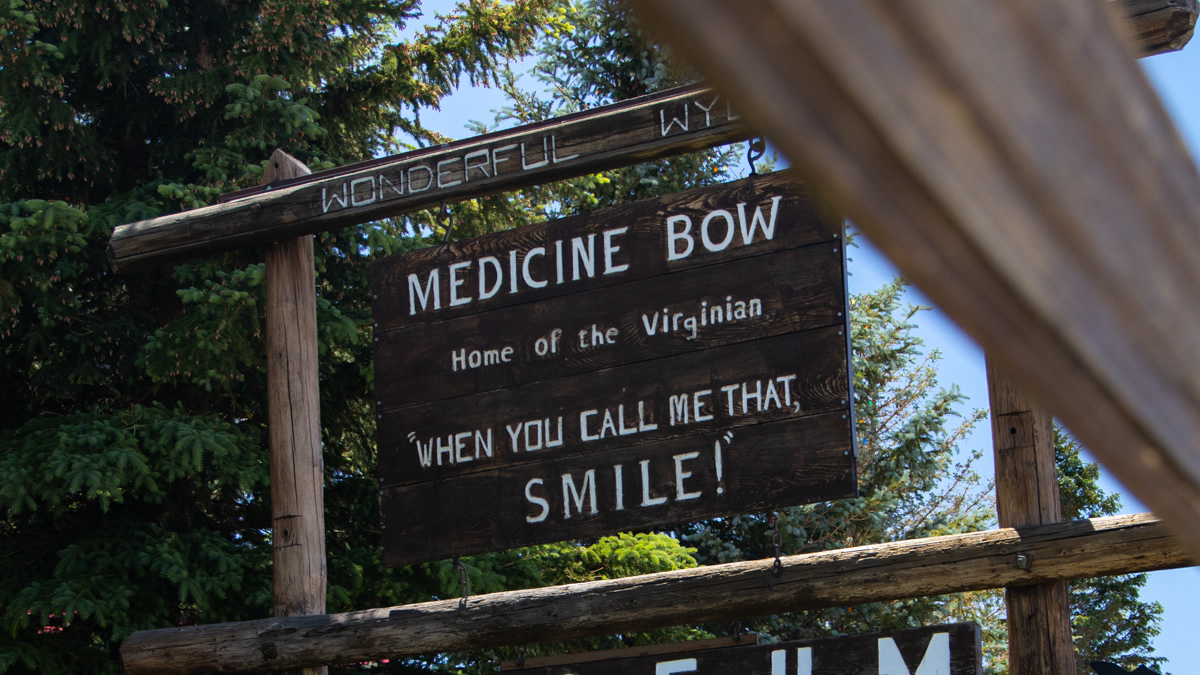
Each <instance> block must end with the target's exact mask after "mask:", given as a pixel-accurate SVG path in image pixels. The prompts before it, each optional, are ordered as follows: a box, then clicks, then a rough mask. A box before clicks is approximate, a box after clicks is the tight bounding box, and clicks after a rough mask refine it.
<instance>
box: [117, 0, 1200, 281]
mask: <svg viewBox="0 0 1200 675" xmlns="http://www.w3.org/2000/svg"><path fill="white" fill-rule="evenodd" d="M1113 1H1114V2H1115V3H1116V4H1117V5H1118V6H1120V7H1122V8H1123V9H1124V11H1126V12H1127V13H1128V15H1129V17H1130V19H1129V21H1130V22H1131V26H1132V28H1131V29H1130V30H1131V33H1132V37H1131V39H1133V40H1136V41H1137V44H1138V46H1139V48H1140V49H1141V50H1142V51H1143V53H1144V54H1156V53H1160V52H1162V51H1170V50H1175V49H1181V48H1182V47H1183V45H1184V44H1186V42H1187V41H1188V39H1190V37H1191V27H1192V26H1194V24H1195V21H1196V3H1195V1H1194V0H1113ZM713 96H715V94H713V93H712V92H711V91H710V90H708V89H706V88H704V87H699V86H691V87H682V88H679V89H673V90H669V91H665V92H660V93H658V94H653V95H650V96H646V97H642V98H638V99H631V100H629V101H623V102H621V103H618V104H615V105H613V106H605V107H602V108H596V109H594V110H589V111H585V112H581V113H576V114H574V115H568V116H564V117H561V118H558V119H555V120H550V121H546V122H540V123H537V124H533V125H527V126H524V127H518V128H517V129H513V130H509V131H500V132H496V133H492V134H487V135H484V136H479V137H475V138H471V139H466V140H463V141H458V142H455V143H450V144H446V145H444V146H439V147H435V148H427V149H423V150H418V151H416V152H412V153H407V154H404V155H396V156H392V157H385V158H381V159H374V160H368V161H365V162H360V163H357V164H352V165H348V166H344V167H340V168H338V169H333V170H330V171H322V172H319V173H317V174H314V175H313V176H312V177H311V178H308V179H305V180H303V181H296V182H291V183H285V184H283V185H280V186H279V187H277V188H273V189H271V190H270V191H263V190H261V189H260V190H255V189H250V190H243V191H241V192H239V193H237V194H236V195H233V196H235V197H240V198H237V199H234V200H233V201H230V202H228V203H224V204H217V205H214V206H208V207H203V208H200V209H195V210H192V211H187V212H185V213H180V214H174V215H170V216H163V217H160V218H153V219H150V220H144V221H139V222H136V223H130V224H128V225H122V226H120V227H118V228H117V229H116V230H115V231H114V232H113V236H112V240H111V241H110V243H109V251H108V253H109V261H110V263H111V265H112V268H113V270H114V271H116V272H118V273H126V272H131V271H136V270H138V269H144V268H147V267H153V266H156V265H163V264H167V263H170V262H175V261H179V260H184V259H187V258H194V257H198V256H202V255H209V254H213V253H219V252H221V251H228V250H234V249H238V248H245V247H247V246H254V245H260V244H265V243H269V242H272V241H279V240H282V239H288V238H291V237H295V236H297V235H301V234H315V233H317V232H324V231H328V230H334V229H337V228H340V227H345V226H348V225H356V224H360V223H365V222H369V221H371V220H376V219H380V218H384V217H388V216H394V215H398V214H400V213H404V212H406V211H415V210H419V209H422V208H428V207H430V206H434V205H437V204H439V203H441V202H443V201H456V200H460V199H468V198H471V197H479V196H482V195H484V194H489V193H492V192H500V191H504V190H515V189H518V188H521V187H527V186H529V185H535V184H540V183H547V182H550V181H553V180H560V179H563V178H570V177H573V176H580V175H586V174H588V173H594V172H597V171H602V170H606V169H611V168H615V167H619V166H627V165H630V164H636V163H638V162H644V161H650V160H653V159H661V158H663V157H668V156H671V155H677V154H681V153H684V152H691V151H694V150H702V149H705V148H709V147H712V146H715V145H720V144H722V143H728V142H732V141H738V140H744V139H745V138H746V137H747V135H748V132H747V131H746V128H745V127H744V125H743V123H742V122H741V120H740V119H738V116H737V114H736V113H731V109H730V108H728V107H727V106H726V103H727V101H724V100H718V101H716V102H715V104H714V102H713ZM688 106H690V107H688ZM685 108H686V109H687V110H688V116H687V118H686V119H687V124H688V129H687V130H683V129H682V128H681V127H680V122H682V121H683V118H682V117H681V115H682V111H683V110H684V109H685ZM704 108H709V109H710V110H709V112H707V113H706V112H705V110H704ZM664 126H666V127H669V129H668V133H663V132H662V129H663V128H664ZM551 135H557V138H558V145H557V146H556V147H555V149H554V150H555V151H556V152H557V156H558V157H559V158H563V157H568V156H570V155H572V154H579V155H580V156H579V158H578V159H577V160H572V161H567V162H561V161H560V162H553V161H551V162H550V163H548V164H546V165H544V166H540V167H537V168H532V169H529V170H521V171H515V170H510V171H507V172H505V173H504V175H500V174H499V172H495V171H494V168H493V173H492V175H490V176H489V177H487V178H484V177H483V175H482V174H481V173H480V172H479V170H478V169H473V171H474V172H475V173H474V176H473V178H472V179H471V180H464V181H463V182H462V183H461V184H457V185H453V186H449V187H447V188H444V189H430V190H427V191H424V192H418V193H415V194H407V195H404V196H401V195H397V194H395V192H394V191H392V190H390V188H387V187H386V186H381V185H379V184H378V176H379V175H384V176H385V177H386V176H388V175H391V172H394V171H395V170H396V169H397V168H402V167H403V168H407V167H410V166H413V165H416V164H424V165H428V166H433V167H436V166H437V163H438V162H441V161H445V160H447V159H450V160H451V163H452V164H458V166H452V167H447V166H443V167H442V168H443V169H447V168H448V169H449V170H448V171H445V172H444V178H443V181H442V182H443V184H446V183H451V182H454V181H456V180H462V179H463V176H462V173H463V172H462V168H463V167H462V162H461V161H459V162H454V161H453V160H454V158H463V157H466V156H467V155H470V154H471V153H476V152H479V151H480V150H483V149H488V150H489V153H490V151H491V150H492V149H494V148H503V147H506V146H510V145H513V144H519V143H521V142H525V143H527V145H528V146H529V148H530V149H529V150H528V152H527V153H526V154H527V155H529V158H528V162H529V163H531V164H537V163H538V162H539V161H541V159H542V157H541V156H540V155H539V153H540V152H541V148H542V143H543V139H544V138H547V137H549V136H551ZM567 139H570V140H569V141H568V140H567ZM478 162H479V157H476V158H475V159H474V163H473V164H472V166H473V167H474V166H475V165H477V164H478ZM502 163H503V162H502ZM517 164H519V160H518V159H517V158H515V157H513V158H511V159H510V160H509V166H508V167H506V169H515V168H516V166H517ZM371 178H375V179H376V186H375V192H376V194H378V193H379V192H382V193H384V197H383V198H377V199H376V200H375V201H374V202H373V203H371V204H369V205H363V206H361V207H358V208H350V209H342V208H334V209H333V210H330V211H325V210H324V209H323V204H322V201H326V202H327V201H328V199H329V197H328V194H330V193H331V192H330V191H332V193H335V194H340V193H341V192H340V191H341V189H342V186H343V184H346V185H347V186H348V185H349V183H351V182H353V181H357V180H368V179H371ZM392 183H393V184H395V181H394V180H392ZM366 187H367V186H366V184H362V185H360V190H359V191H358V193H357V194H358V195H359V196H358V201H360V202H361V201H366V199H367V190H366ZM323 189H324V190H325V196H324V197H323V196H322V190H323ZM345 200H346V201H347V202H349V195H347V196H346V198H345ZM335 206H336V204H335Z"/></svg>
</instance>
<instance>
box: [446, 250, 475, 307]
mask: <svg viewBox="0 0 1200 675" xmlns="http://www.w3.org/2000/svg"><path fill="white" fill-rule="evenodd" d="M470 266H471V261H470V260H468V261H466V262H457V263H452V264H451V265H450V306H451V307H457V306H459V305H466V304H468V303H470V302H471V296H469V295H468V296H463V297H461V298H460V297H458V287H459V286H462V285H463V284H464V283H466V282H467V280H466V279H459V278H458V271H459V270H462V269H467V268H468V267H470Z"/></svg>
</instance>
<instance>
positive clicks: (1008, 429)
mask: <svg viewBox="0 0 1200 675" xmlns="http://www.w3.org/2000/svg"><path fill="white" fill-rule="evenodd" d="M987 375H988V394H989V397H990V402H991V408H992V420H991V421H992V447H993V453H994V456H995V465H996V510H997V512H998V513H999V516H1000V527H1022V526H1025V525H1048V524H1050V523H1057V522H1059V521H1061V520H1062V509H1061V507H1060V504H1059V495H1058V470H1057V466H1056V464H1055V461H1054V419H1053V417H1052V416H1051V415H1050V412H1049V411H1048V410H1046V409H1045V408H1044V407H1043V406H1041V405H1038V404H1037V402H1035V401H1034V400H1033V399H1031V398H1030V397H1029V396H1027V395H1026V394H1025V393H1024V392H1023V391H1021V389H1020V387H1018V386H1017V385H1016V384H1015V383H1013V382H1012V380H1011V379H1009V378H1008V377H1006V376H1005V375H1004V373H1003V372H1001V371H998V370H997V369H996V368H995V367H993V366H992V365H991V364H990V363H989V364H988V369H987ZM1004 594H1005V602H1006V606H1007V609H1008V622H1007V624H1006V625H1007V626H1008V671H1009V672H1010V673H1012V675H1041V674H1043V673H1050V674H1067V675H1074V673H1075V643H1074V642H1073V641H1072V639H1071V603H1070V588H1069V586H1068V583H1067V582H1066V581H1055V582H1052V583H1049V584H1039V585H1037V586H1022V587H1016V588H1008V589H1005V592H1004Z"/></svg>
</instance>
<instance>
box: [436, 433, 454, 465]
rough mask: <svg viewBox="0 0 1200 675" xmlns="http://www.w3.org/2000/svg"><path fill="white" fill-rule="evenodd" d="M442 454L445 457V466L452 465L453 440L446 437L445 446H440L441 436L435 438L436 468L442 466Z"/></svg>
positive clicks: (450, 437)
mask: <svg viewBox="0 0 1200 675" xmlns="http://www.w3.org/2000/svg"><path fill="white" fill-rule="evenodd" d="M443 454H444V455H446V463H447V464H453V463H454V438H453V437H452V436H447V437H446V444H445V445H442V437H441V436H438V437H437V462H438V466H441V465H442V455H443Z"/></svg>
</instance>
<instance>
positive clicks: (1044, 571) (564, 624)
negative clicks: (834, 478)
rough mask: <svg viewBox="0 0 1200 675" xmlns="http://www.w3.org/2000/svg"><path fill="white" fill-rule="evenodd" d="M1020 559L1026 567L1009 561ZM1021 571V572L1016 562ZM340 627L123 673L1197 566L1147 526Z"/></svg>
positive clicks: (162, 651)
mask: <svg viewBox="0 0 1200 675" xmlns="http://www.w3.org/2000/svg"><path fill="white" fill-rule="evenodd" d="M1018 556H1023V557H1022V558H1018ZM1019 561H1020V562H1019ZM772 563H773V561H772V560H758V561H752V562H740V563H730V564H724V565H714V566H711V567H701V568H698V569H690V570H677V571H673V572H664V573H659V574H650V575H645V576H639V577H631V578H628V579H617V580H612V581H597V582H590V583H583V584H572V585H569V586H557V587H552V588H539V589H534V590H527V591H509V592H504V593H493V594H490V595H483V596H476V597H472V598H471V599H470V600H469V601H468V602H467V604H466V607H460V604H459V601H458V600H443V601H438V602H427V603H422V604H417V605H408V606H404V607H391V608H384V609H372V610H366V611H359V612H349V613H346V614H334V615H316V616H307V617H288V618H282V619H260V620H256V621H242V622H237V623H226V624H215V625H209V626H184V627H180V628H164V629H159V630H151V631H142V632H138V633H134V634H133V635H132V636H130V637H129V639H128V640H126V641H125V644H124V645H123V646H122V647H121V658H122V660H123V662H124V666H125V672H127V673H130V674H131V675H143V674H145V675H149V674H150V673H160V674H170V673H200V672H222V673H247V672H265V671H270V670H282V669H287V668H297V667H303V666H314V665H320V664H333V663H354V662H357V661H366V660H372V659H381V658H401V657H405V656H413V655H417V654H429V653H436V652H447V651H454V650H462V649H475V648H480V647H488V646H496V645H515V644H522V643H527V642H536V641H544V640H564V639H570V638H577V637H584V636H589V635H605V634H612V633H618V632H628V631H638V630H646V629H649V628H654V627H660V626H671V625H679V624H685V623H688V624H691V623H698V622H704V621H721V620H730V619H734V618H740V617H751V616H761V615H765V614H773V613H779V612H789V611H798V610H806V609H817V608H822V607H834V606H841V605H855V604H860V603H866V602H880V601H888V600H899V599H905V598H913V597H922V596H931V595H941V594H944V593H955V592H960V591H973V590H981V589H986V588H999V587H1002V586H1021V585H1029V584H1039V583H1045V582H1047V581H1053V580H1058V579H1075V578H1082V577H1091V576H1098V575H1115V574H1128V573H1134V572H1146V571H1151V570H1160V569H1169V568H1174V567H1181V566H1185V565H1189V564H1193V559H1191V558H1189V557H1188V556H1187V555H1186V554H1185V552H1184V550H1183V548H1182V547H1181V546H1179V545H1178V544H1177V543H1176V541H1175V540H1174V539H1173V538H1171V537H1170V536H1169V535H1168V534H1167V530H1166V528H1165V527H1163V526H1162V525H1160V524H1159V523H1158V521H1156V520H1154V519H1153V518H1152V517H1150V516H1149V515H1135V516H1115V517H1109V518H1095V519H1092V520H1085V521H1080V522H1076V523H1066V524H1057V525H1039V526H1033V527H1029V528H1020V529H1001V530H992V531H988V532H975V533H971V534H962V535H953V536H946V537H935V538H930V539H919V540H912V541H902V542H895V543H888V544H878V545H873V546H863V547H858V548H850V549H843V550H839V551H828V552H824V553H815V554H809V555H797V556H789V557H785V558H783V573H782V574H781V575H779V576H776V575H775V574H774V573H773V572H772Z"/></svg>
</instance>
